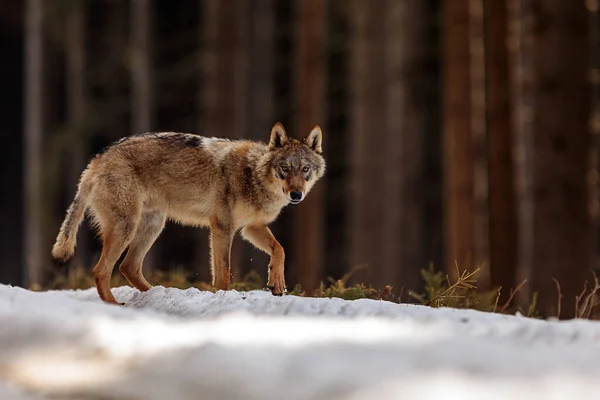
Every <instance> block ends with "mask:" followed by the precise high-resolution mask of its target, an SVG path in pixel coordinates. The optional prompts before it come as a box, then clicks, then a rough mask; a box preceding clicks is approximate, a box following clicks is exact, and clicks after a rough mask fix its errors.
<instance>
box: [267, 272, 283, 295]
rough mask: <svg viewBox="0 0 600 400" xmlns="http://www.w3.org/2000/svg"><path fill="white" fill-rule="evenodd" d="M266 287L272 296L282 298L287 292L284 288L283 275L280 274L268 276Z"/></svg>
mask: <svg viewBox="0 0 600 400" xmlns="http://www.w3.org/2000/svg"><path fill="white" fill-rule="evenodd" d="M267 287H268V288H269V290H270V291H271V293H272V294H273V296H282V295H283V294H284V293H286V292H287V289H286V288H285V279H284V278H283V274H281V275H280V276H278V275H275V274H271V276H269V282H268V283H267Z"/></svg>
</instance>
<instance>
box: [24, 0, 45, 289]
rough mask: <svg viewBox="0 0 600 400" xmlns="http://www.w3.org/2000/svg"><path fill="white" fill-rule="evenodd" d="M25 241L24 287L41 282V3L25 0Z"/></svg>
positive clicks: (42, 62) (43, 257)
mask: <svg viewBox="0 0 600 400" xmlns="http://www.w3.org/2000/svg"><path fill="white" fill-rule="evenodd" d="M25 13H26V15H25V41H26V43H25V46H26V48H25V68H26V72H25V79H26V81H25V121H24V124H25V157H24V159H25V185H24V187H25V194H24V198H25V202H26V205H25V216H24V220H25V238H24V243H25V246H24V252H25V254H24V259H25V277H24V282H25V285H26V286H27V287H32V286H35V285H41V284H43V283H44V279H45V272H44V268H43V267H44V265H43V262H42V260H44V259H47V257H45V256H44V253H43V250H42V245H43V224H42V216H43V211H42V201H41V200H42V142H43V135H44V123H43V120H44V112H43V90H42V88H43V86H44V85H43V82H42V76H43V71H44V57H43V37H44V35H43V30H42V25H43V13H44V10H43V0H27V3H26V10H25Z"/></svg>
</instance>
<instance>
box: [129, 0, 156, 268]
mask: <svg viewBox="0 0 600 400" xmlns="http://www.w3.org/2000/svg"><path fill="white" fill-rule="evenodd" d="M130 13H131V14H130V15H131V54H132V69H131V73H132V75H131V79H132V86H133V87H132V99H131V100H132V130H133V133H134V134H138V133H144V132H150V131H151V130H152V127H153V126H154V121H153V118H152V114H153V110H152V109H153V104H154V93H153V92H154V91H153V77H152V48H151V43H152V34H151V26H152V4H151V1H150V0H131V11H130ZM159 248H160V243H158V242H157V243H154V245H153V246H152V247H151V248H150V251H149V252H148V254H147V255H146V257H145V258H144V268H145V269H146V271H148V272H149V271H151V270H153V269H155V268H158V264H159V262H160V260H159V258H160V257H159V254H160V250H159Z"/></svg>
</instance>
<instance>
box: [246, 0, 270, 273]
mask: <svg viewBox="0 0 600 400" xmlns="http://www.w3.org/2000/svg"><path fill="white" fill-rule="evenodd" d="M249 19H250V21H249V22H250V24H249V25H250V26H249V29H248V30H249V35H248V37H249V43H248V44H247V46H248V53H249V54H248V63H249V65H248V77H249V79H248V83H247V85H248V96H245V97H244V99H246V100H247V101H248V113H247V121H248V124H247V135H248V138H250V139H253V140H258V141H262V142H266V141H268V140H269V133H270V132H271V127H272V126H273V124H274V123H275V87H274V83H275V82H274V81H275V79H274V72H275V65H274V60H275V2H274V0H252V1H251V7H250V16H249ZM240 243H243V245H244V247H245V248H244V249H243V250H245V251H244V252H243V254H244V256H245V258H244V259H243V263H242V264H241V265H240V271H241V274H242V275H245V274H247V273H248V272H250V271H251V270H254V271H256V272H259V273H261V275H262V276H264V278H265V279H266V277H267V265H268V263H269V256H268V255H266V254H265V253H264V252H262V251H261V250H258V249H256V248H254V246H252V245H251V244H250V243H248V242H246V241H240Z"/></svg>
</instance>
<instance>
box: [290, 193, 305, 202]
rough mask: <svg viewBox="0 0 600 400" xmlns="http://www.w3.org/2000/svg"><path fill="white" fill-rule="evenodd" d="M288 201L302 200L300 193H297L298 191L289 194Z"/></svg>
mask: <svg viewBox="0 0 600 400" xmlns="http://www.w3.org/2000/svg"><path fill="white" fill-rule="evenodd" d="M290 199H292V201H300V200H302V192H298V191H294V192H291V193H290Z"/></svg>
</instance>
